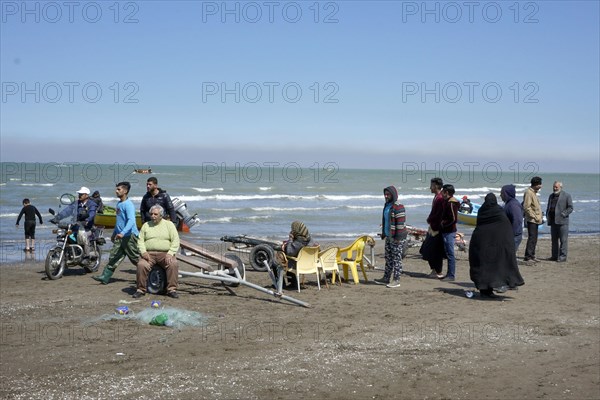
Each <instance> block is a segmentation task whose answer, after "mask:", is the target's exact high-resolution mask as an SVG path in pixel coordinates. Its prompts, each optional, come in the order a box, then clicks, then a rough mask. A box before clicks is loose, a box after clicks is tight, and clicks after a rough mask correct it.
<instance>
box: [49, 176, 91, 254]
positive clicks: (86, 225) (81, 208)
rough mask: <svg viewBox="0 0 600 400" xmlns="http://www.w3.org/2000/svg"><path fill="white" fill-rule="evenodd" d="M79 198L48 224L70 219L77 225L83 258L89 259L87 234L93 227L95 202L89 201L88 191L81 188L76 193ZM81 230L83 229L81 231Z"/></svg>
mask: <svg viewBox="0 0 600 400" xmlns="http://www.w3.org/2000/svg"><path fill="white" fill-rule="evenodd" d="M77 196H78V197H79V198H78V200H77V201H76V202H73V203H72V204H71V205H69V206H67V208H65V209H64V210H62V211H61V212H59V213H58V215H57V216H56V217H54V218H53V219H51V220H50V222H53V223H57V222H58V221H60V220H61V219H65V218H67V217H71V218H72V223H73V224H77V225H79V229H77V243H79V245H80V246H81V247H83V256H84V258H87V257H89V242H88V236H89V232H90V230H91V229H92V227H93V226H94V217H95V216H96V208H97V205H96V202H94V201H92V200H91V199H90V189H88V188H87V187H85V186H82V187H81V189H79V190H78V191H77ZM81 228H83V229H81Z"/></svg>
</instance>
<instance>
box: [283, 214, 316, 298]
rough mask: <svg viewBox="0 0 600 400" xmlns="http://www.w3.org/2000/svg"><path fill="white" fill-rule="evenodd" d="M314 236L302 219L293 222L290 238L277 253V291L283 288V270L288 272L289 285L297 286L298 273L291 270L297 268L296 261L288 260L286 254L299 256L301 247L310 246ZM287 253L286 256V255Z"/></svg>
mask: <svg viewBox="0 0 600 400" xmlns="http://www.w3.org/2000/svg"><path fill="white" fill-rule="evenodd" d="M311 240H312V238H311V237H310V233H309V232H308V228H307V227H306V225H304V223H302V222H300V221H294V222H292V228H291V231H290V235H289V239H288V240H287V241H285V242H283V244H282V245H281V251H282V253H281V252H278V253H277V255H276V264H277V269H276V271H275V274H276V275H277V288H276V289H277V293H281V290H282V289H283V272H284V271H285V272H286V276H287V281H288V287H296V285H297V282H296V275H295V274H294V273H293V272H292V271H290V270H293V269H295V268H296V261H294V260H288V259H287V257H286V256H290V257H298V253H300V249H302V248H303V247H305V246H308V245H309V244H310V242H311ZM284 254H285V256H284Z"/></svg>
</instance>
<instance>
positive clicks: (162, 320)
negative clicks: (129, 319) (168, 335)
mask: <svg viewBox="0 0 600 400" xmlns="http://www.w3.org/2000/svg"><path fill="white" fill-rule="evenodd" d="M150 325H156V326H173V321H169V316H168V315H167V314H166V313H160V314H158V315H157V316H156V317H154V318H152V320H151V321H150Z"/></svg>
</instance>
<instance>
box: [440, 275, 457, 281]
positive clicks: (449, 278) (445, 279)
mask: <svg viewBox="0 0 600 400" xmlns="http://www.w3.org/2000/svg"><path fill="white" fill-rule="evenodd" d="M455 280H456V278H454V277H453V276H448V275H446V276H445V277H443V278H442V281H444V282H454V281H455Z"/></svg>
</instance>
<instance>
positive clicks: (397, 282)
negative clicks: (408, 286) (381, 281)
mask: <svg viewBox="0 0 600 400" xmlns="http://www.w3.org/2000/svg"><path fill="white" fill-rule="evenodd" d="M385 287H389V288H395V287H400V279H394V280H393V281H392V282H390V283H388V284H387V285H385Z"/></svg>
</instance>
